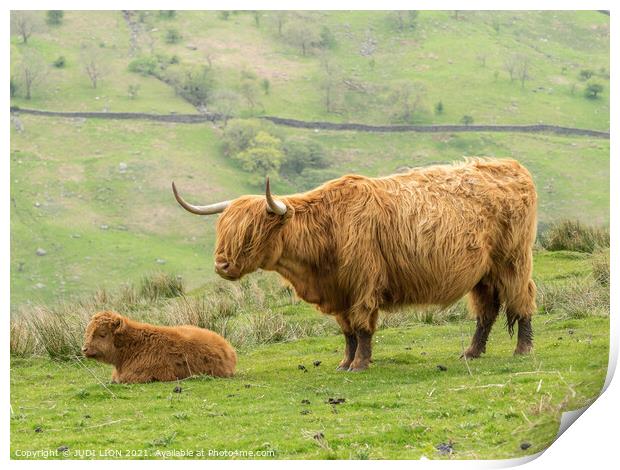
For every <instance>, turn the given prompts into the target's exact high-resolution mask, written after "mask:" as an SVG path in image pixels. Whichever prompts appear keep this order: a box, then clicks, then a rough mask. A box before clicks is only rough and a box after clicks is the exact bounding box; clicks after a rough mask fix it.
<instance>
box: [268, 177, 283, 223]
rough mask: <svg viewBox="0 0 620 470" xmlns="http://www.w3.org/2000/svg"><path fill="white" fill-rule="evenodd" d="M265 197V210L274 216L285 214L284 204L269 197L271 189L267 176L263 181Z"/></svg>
mask: <svg viewBox="0 0 620 470" xmlns="http://www.w3.org/2000/svg"><path fill="white" fill-rule="evenodd" d="M265 197H266V198H267V210H268V211H269V212H273V213H274V214H278V215H284V214H286V204H284V203H283V202H282V201H279V200H278V199H274V197H273V196H272V195H271V189H270V188H269V176H267V178H266V180H265Z"/></svg>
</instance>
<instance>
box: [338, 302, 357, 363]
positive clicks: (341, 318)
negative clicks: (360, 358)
mask: <svg viewBox="0 0 620 470" xmlns="http://www.w3.org/2000/svg"><path fill="white" fill-rule="evenodd" d="M336 321H337V322H338V324H339V325H340V328H341V329H342V334H344V340H345V346H344V358H343V359H342V361H340V364H339V365H338V368H337V370H349V366H350V365H351V363H352V362H353V359H354V358H355V351H356V350H357V336H356V335H355V332H354V331H353V328H352V327H351V322H349V319H348V317H347V316H346V314H340V315H336Z"/></svg>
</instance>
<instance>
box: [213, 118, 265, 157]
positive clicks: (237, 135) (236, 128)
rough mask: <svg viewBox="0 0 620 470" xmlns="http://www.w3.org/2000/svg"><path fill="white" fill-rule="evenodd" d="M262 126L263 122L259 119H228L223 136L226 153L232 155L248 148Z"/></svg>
mask: <svg viewBox="0 0 620 470" xmlns="http://www.w3.org/2000/svg"><path fill="white" fill-rule="evenodd" d="M261 128H262V123H261V122H260V121H259V120H257V119H231V120H230V121H228V124H227V125H226V130H225V131H224V135H223V137H222V141H223V144H224V154H225V155H227V156H229V157H230V156H232V155H236V154H238V153H239V152H242V151H244V150H245V149H247V148H248V147H249V145H250V142H251V141H252V139H254V137H256V134H258V131H259V130H261Z"/></svg>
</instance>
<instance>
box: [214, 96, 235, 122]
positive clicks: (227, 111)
mask: <svg viewBox="0 0 620 470" xmlns="http://www.w3.org/2000/svg"><path fill="white" fill-rule="evenodd" d="M213 99H214V102H215V109H216V110H217V111H218V112H219V113H220V114H221V115H222V121H223V122H224V127H226V125H227V124H228V120H229V119H230V118H231V117H233V116H234V115H235V114H236V113H237V111H238V109H239V107H240V101H241V97H240V96H239V94H238V93H236V92H234V91H233V90H229V89H224V90H220V91H218V92H216V93H215V94H214V96H213Z"/></svg>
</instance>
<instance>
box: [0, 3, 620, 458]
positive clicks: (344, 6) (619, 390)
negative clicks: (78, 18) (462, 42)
mask: <svg viewBox="0 0 620 470" xmlns="http://www.w3.org/2000/svg"><path fill="white" fill-rule="evenodd" d="M172 5H173V6H174V8H176V9H188V10H189V9H195V10H200V9H214V10H217V9H228V10H232V9H239V10H251V9H257V8H258V9H263V10H269V9H296V10H302V9H309V10H311V9H313V10H333V9H339V10H348V9H366V10H376V9H380V10H391V9H392V10H397V9H401V10H407V9H417V10H450V9H460V10H464V9H465V10H467V9H469V10H495V9H504V10H610V11H611V18H612V20H611V38H612V43H611V51H614V52H615V51H618V47H617V45H618V40H617V38H618V28H617V27H616V20H615V15H616V14H620V8H614V3H613V2H611V1H590V2H585V1H575V0H570V1H562V2H560V1H546V2H541V1H540V0H539V1H533V0H521V1H513V0H510V1H504V2H501V4H499V3H498V2H492V1H480V0H476V1H473V0H470V1H468V2H463V1H448V0H445V1H443V0H433V1H429V0H419V1H416V2H405V1H393V0H392V1H390V0H384V1H382V2H380V3H377V2H366V3H363V2H360V1H354V0H339V1H337V2H334V1H333V0H332V1H329V2H328V1H325V0H313V1H308V0H303V1H289V2H285V1H282V0H280V1H276V0H271V1H269V0H264V1H260V2H251V1H247V0H245V1H243V0H229V1H221V0H215V1H211V2H208V3H205V2H198V1H187V0H177V1H175V2H174V3H172V2H170V1H161V0H152V1H149V2H145V1H142V2H138V1H135V0H133V1H131V0H127V1H118V0H108V1H106V2H102V1H91V2H88V3H87V4H85V3H84V1H83V0H82V1H76V0H70V1H69V0H65V1H56V2H51V1H33V0H23V1H19V2H17V1H9V2H7V3H6V4H5V7H4V9H3V11H2V20H3V21H2V24H4V25H5V27H4V28H3V29H2V30H3V31H4V34H3V36H4V38H5V39H4V44H5V46H4V49H3V63H4V64H5V66H4V67H3V69H2V76H3V83H5V84H6V83H7V82H8V81H9V80H8V78H9V47H8V45H9V44H10V33H9V21H10V19H9V10H10V9H37V10H46V9H52V8H54V9H66V10H70V9H76V10H79V9H85V7H88V9H92V10H96V9H101V10H104V9H105V10H116V9H118V10H120V9H126V8H131V9H141V8H143V9H145V8H148V9H165V8H169V7H170V6H172ZM207 7H208V8H207ZM610 55H611V57H613V52H612V53H611V54H610ZM617 62H618V61H617V60H616V61H613V60H612V62H611V76H612V77H614V78H615V77H617V73H618V67H617ZM614 91H615V89H614ZM3 96H4V98H3V99H2V103H3V113H4V115H5V125H4V126H2V130H1V132H2V136H3V139H2V142H3V143H4V148H5V152H3V156H4V158H2V162H1V165H2V167H1V168H2V172H1V175H2V178H3V183H4V184H2V186H1V187H0V191H1V192H2V201H3V204H2V206H1V210H0V211H1V217H2V221H3V227H4V230H2V232H1V235H0V236H1V237H2V250H3V252H4V256H3V259H5V260H8V259H9V256H10V245H9V240H10V221H9V210H10V194H9V193H10V190H9V187H10V176H9V169H10V159H9V155H10V149H9V134H10V133H9V129H10V121H9V112H8V110H9V104H10V99H9V96H8V93H6V91H5V94H4V95H3ZM610 96H611V110H612V113H611V123H614V124H615V123H617V122H618V121H617V119H616V117H617V110H618V106H617V99H616V94H615V93H614V92H612V90H610ZM613 129H614V127H613V125H611V126H610V130H611V134H612V139H611V158H610V160H611V181H616V180H617V178H618V177H619V176H620V173H619V165H620V163H619V162H618V161H617V159H618V158H619V157H620V155H618V152H617V151H616V149H617V145H616V144H615V136H614V134H615V133H614V130H613ZM618 201H620V194H619V191H618V187H617V186H616V185H615V184H612V186H611V229H612V250H611V263H612V278H611V286H612V297H611V311H612V312H616V310H617V309H616V306H617V304H618V300H617V299H618V297H617V296H616V295H615V289H616V288H617V287H618V282H619V281H618V276H617V275H616V268H618V266H620V263H619V255H618V251H617V250H615V247H616V246H617V243H618V241H619V240H618V236H617V234H618V219H617V214H618ZM0 272H1V280H2V294H3V295H2V296H1V302H2V307H3V308H2V312H3V315H4V323H3V334H2V336H1V344H2V351H4V354H2V355H1V360H2V364H1V365H0V367H2V370H3V371H4V374H2V386H1V390H2V399H3V402H4V403H3V406H2V407H0V421H1V422H0V426H2V427H1V428H0V429H3V430H4V432H3V433H1V438H0V459H2V461H4V463H8V464H9V465H11V466H12V467H15V468H18V467H20V468H21V467H26V466H28V467H30V466H39V465H42V466H45V467H46V468H50V467H51V468H56V467H59V466H61V465H62V466H63V467H65V468H67V467H73V468H78V467H82V466H84V465H85V463H84V462H80V461H45V462H40V461H34V462H27V461H26V462H24V461H11V460H9V455H10V450H9V449H10V447H9V429H10V421H9V416H10V412H9V411H10V400H9V394H8V393H6V391H7V390H9V384H10V369H9V368H10V361H9V354H8V351H9V341H8V338H9V328H8V325H9V312H10V298H9V295H10V293H9V278H10V264H9V263H7V262H5V264H4V266H2V269H1V271H0ZM619 333H620V330H619V328H618V321H617V320H616V315H614V314H612V316H611V344H610V363H609V369H608V375H607V380H606V390H605V392H604V393H603V394H602V396H601V397H600V398H598V399H597V400H596V401H595V402H594V404H593V405H592V406H591V407H590V408H589V409H587V410H586V411H585V412H584V413H583V415H582V416H581V417H580V418H579V422H578V424H577V425H576V426H571V427H570V429H568V430H567V432H565V433H564V434H563V435H562V436H561V437H559V439H557V441H556V442H555V443H554V444H552V445H551V446H550V447H549V448H548V449H547V450H546V451H544V452H543V453H542V455H540V456H539V457H538V458H536V459H534V460H533V461H531V462H530V463H529V464H528V465H529V468H533V469H534V468H541V469H542V468H545V469H547V468H549V466H554V467H556V466H557V467H561V468H562V469H571V468H579V469H580V470H583V468H587V466H590V467H594V468H597V467H600V468H607V467H609V466H610V464H611V463H612V462H613V463H615V464H616V465H617V461H618V457H617V453H616V451H617V449H616V446H617V445H618V437H617V435H618V434H617V432H618V429H619V426H618V422H617V420H618V418H620V385H619V384H618V380H617V379H616V380H615V381H611V378H612V377H613V373H614V371H615V368H616V365H617V358H618V338H619V337H620V336H619ZM529 460H531V458H530V459H527V458H526V459H513V460H499V461H462V460H459V461H429V460H422V461H393V462H389V463H382V464H381V465H389V466H390V467H400V468H405V466H407V467H409V466H411V465H415V466H416V467H417V468H430V467H434V468H437V467H443V466H446V467H447V466H449V467H450V468H481V467H485V468H500V467H508V466H514V465H519V464H521V463H525V462H526V461H529ZM291 463H293V464H294V465H295V466H298V467H307V468H309V467H310V466H314V465H316V463H315V462H313V461H294V462H290V461H271V460H263V461H253V462H252V463H251V464H248V462H247V461H217V462H215V461H209V462H204V461H183V462H175V463H173V464H172V465H183V466H184V467H193V468H198V466H200V467H201V468H202V467H204V466H205V465H208V466H218V467H219V466H221V467H226V468H239V467H240V466H247V465H253V466H258V467H259V468H260V467H265V468H266V467H270V468H271V467H274V466H279V467H283V466H287V467H288V466H290V465H291ZM89 465H93V466H94V467H98V468H105V467H107V466H108V465H110V462H108V461H94V462H90V463H89ZM113 465H115V467H116V466H123V467H125V466H128V465H131V466H132V467H133V466H135V465H149V466H151V465H152V466H163V465H168V462H164V461H148V462H135V461H131V462H130V463H128V462H123V461H120V462H115V463H114V464H113ZM321 465H325V466H338V467H339V468H341V467H342V466H343V465H355V466H356V467H367V466H372V465H377V464H376V462H363V461H362V462H360V461H356V462H341V461H338V462H330V461H323V462H321Z"/></svg>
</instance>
